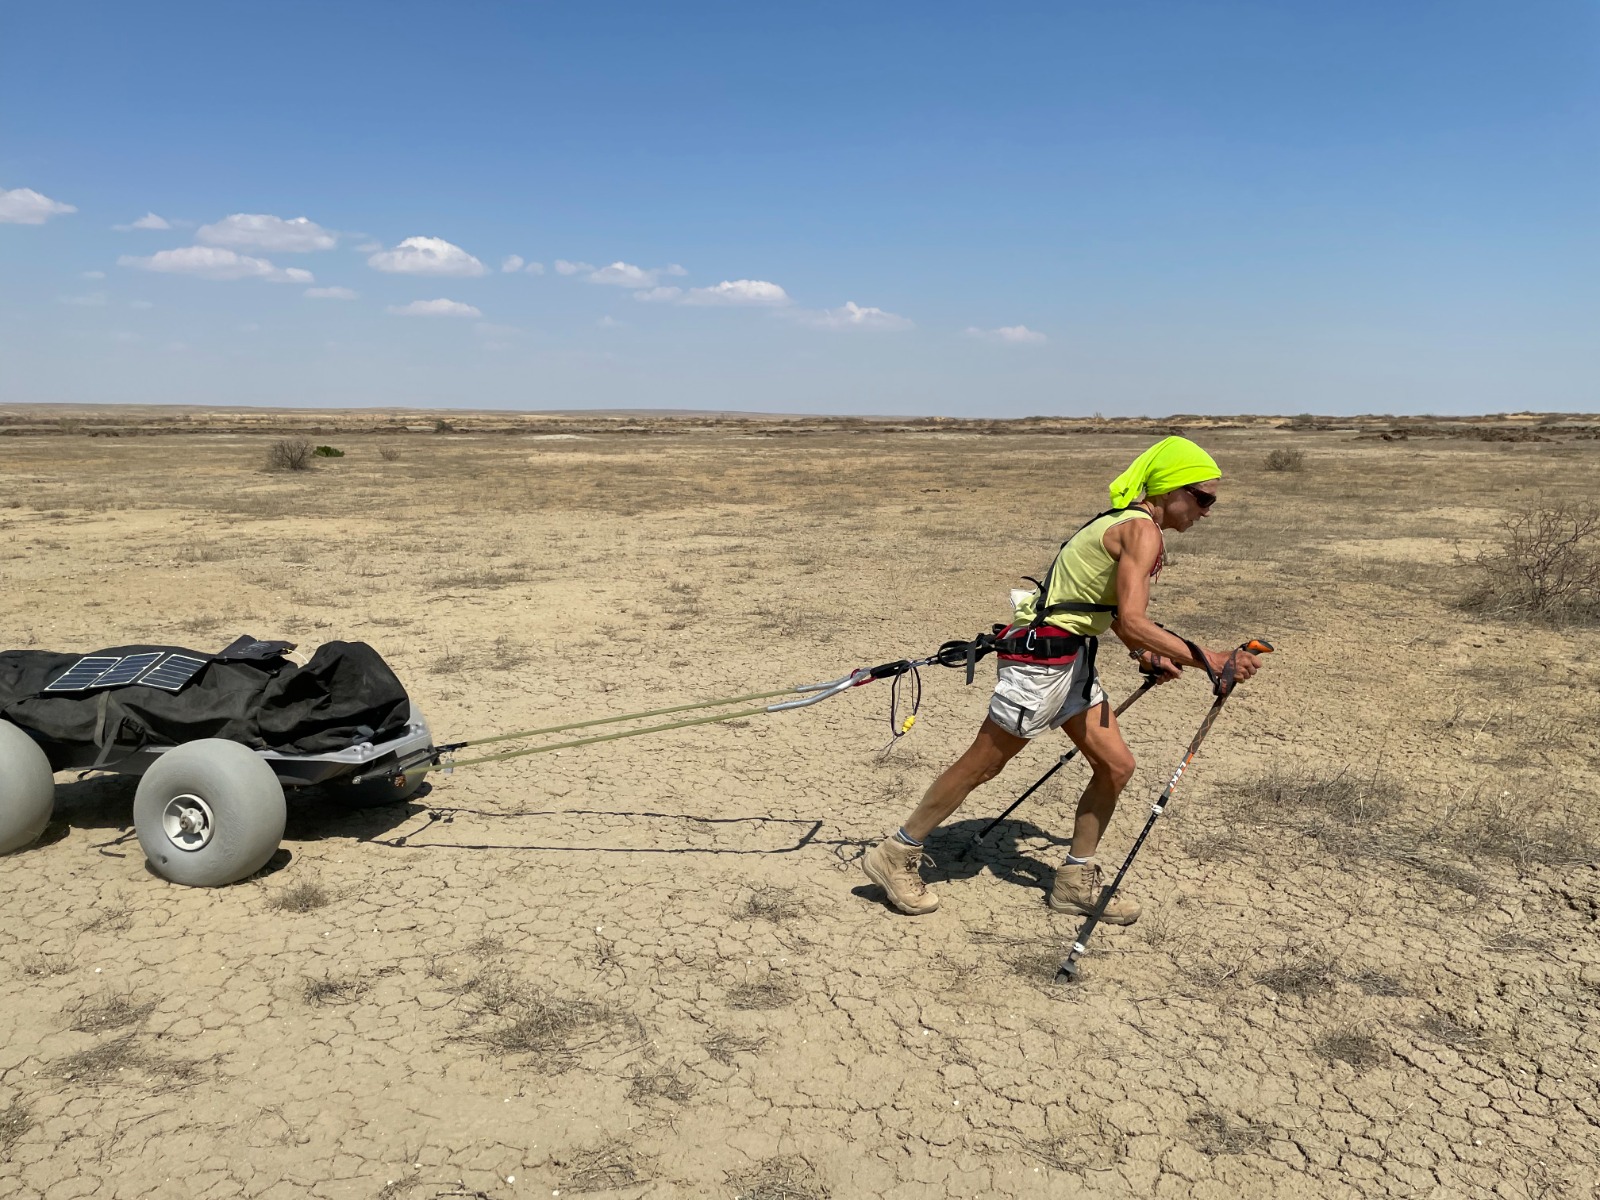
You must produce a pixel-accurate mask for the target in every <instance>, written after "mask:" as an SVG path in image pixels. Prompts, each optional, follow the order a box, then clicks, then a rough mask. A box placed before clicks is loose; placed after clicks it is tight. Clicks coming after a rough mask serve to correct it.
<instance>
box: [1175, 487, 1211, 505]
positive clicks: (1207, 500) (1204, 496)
mask: <svg viewBox="0 0 1600 1200" xmlns="http://www.w3.org/2000/svg"><path fill="white" fill-rule="evenodd" d="M1183 490H1184V491H1186V492H1188V493H1189V495H1191V496H1193V497H1194V502H1195V503H1196V504H1198V505H1199V506H1200V507H1201V508H1210V507H1211V506H1212V505H1213V504H1215V503H1216V502H1217V494H1216V493H1215V492H1202V491H1201V490H1200V489H1199V488H1197V487H1195V486H1194V485H1193V484H1185V485H1184V487H1183Z"/></svg>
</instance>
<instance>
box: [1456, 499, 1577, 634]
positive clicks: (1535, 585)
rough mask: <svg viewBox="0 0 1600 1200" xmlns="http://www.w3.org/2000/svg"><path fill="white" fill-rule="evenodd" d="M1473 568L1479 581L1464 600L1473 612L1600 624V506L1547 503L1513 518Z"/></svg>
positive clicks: (1556, 622)
mask: <svg viewBox="0 0 1600 1200" xmlns="http://www.w3.org/2000/svg"><path fill="white" fill-rule="evenodd" d="M1470 565H1471V567H1472V569H1473V572H1474V573H1475V575H1476V578H1475V580H1474V581H1473V585H1472V587H1471V589H1470V590H1469V591H1468V592H1467V594H1466V595H1465V596H1463V597H1462V601H1461V603H1462V607H1464V608H1465V609H1467V610H1468V611H1469V612H1475V613H1478V614H1480V615H1483V616H1487V617H1522V618H1530V617H1531V618H1535V619H1538V620H1542V621H1545V622H1547V623H1549V624H1553V625H1565V624H1570V623H1574V622H1591V621H1596V620H1600V504H1597V503H1596V502H1595V501H1593V500H1588V499H1583V500H1558V501H1554V502H1549V501H1546V502H1542V503H1539V504H1533V505H1529V506H1527V507H1525V508H1522V509H1519V510H1517V511H1516V512H1513V513H1510V514H1509V515H1507V516H1506V517H1505V518H1504V519H1502V520H1501V522H1500V537H1499V540H1498V542H1497V544H1496V545H1494V546H1493V547H1491V548H1489V549H1487V550H1483V551H1481V552H1480V553H1479V554H1478V555H1477V557H1476V558H1474V559H1472V560H1471V563H1470Z"/></svg>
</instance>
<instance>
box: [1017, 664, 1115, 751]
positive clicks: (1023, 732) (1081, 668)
mask: <svg viewBox="0 0 1600 1200" xmlns="http://www.w3.org/2000/svg"><path fill="white" fill-rule="evenodd" d="M1086 683H1087V685H1088V692H1087V696H1085V691H1084V688H1085V684H1086ZM1105 701H1106V694H1105V690H1104V689H1103V688H1101V686H1100V679H1099V676H1097V675H1096V674H1095V673H1094V668H1093V667H1092V666H1091V665H1090V662H1089V655H1088V654H1086V653H1084V652H1083V651H1079V653H1078V657H1077V658H1075V659H1073V660H1072V661H1071V662H1070V663H1063V664H1061V665H1060V666H1046V665H1043V664H1040V663H1031V662H1015V661H1012V660H1009V659H1001V660H1000V678H999V679H998V680H997V681H996V683H995V685H994V696H993V697H992V698H991V699H990V700H989V716H990V717H991V718H992V719H993V721H994V723H995V724H996V725H998V726H1000V728H1002V729H1004V730H1005V731H1006V732H1007V733H1011V734H1015V735H1016V736H1017V737H1023V738H1030V739H1031V738H1036V737H1038V736H1039V735H1040V734H1044V733H1048V732H1049V731H1050V730H1052V729H1060V728H1061V727H1062V726H1063V725H1065V724H1066V723H1067V721H1068V720H1070V719H1071V718H1073V717H1075V716H1077V715H1078V714H1079V713H1081V712H1083V711H1084V710H1085V709H1090V708H1093V707H1094V706H1095V705H1097V704H1104V703H1105Z"/></svg>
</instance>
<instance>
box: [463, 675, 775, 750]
mask: <svg viewBox="0 0 1600 1200" xmlns="http://www.w3.org/2000/svg"><path fill="white" fill-rule="evenodd" d="M792 690H793V689H792V688H785V689H784V690H783V691H781V692H767V693H765V694H763V695H756V696H742V697H740V699H742V700H765V699H768V698H770V697H772V696H786V695H788V694H789V693H790V692H791V691H792ZM732 703H734V701H732V700H708V701H706V702H705V703H703V704H683V705H679V706H678V707H676V708H658V709H656V710H655V712H654V713H634V714H632V716H631V717H604V718H602V719H601V720H598V721H580V722H579V723H577V724H575V725H557V726H556V727H555V728H556V729H582V728H584V727H585V726H587V725H605V724H609V723H612V722H616V721H627V720H632V719H636V718H639V717H646V716H652V715H660V714H662V713H672V712H685V711H687V710H688V709H693V708H711V707H713V706H714V705H717V704H732ZM766 711H767V710H766V709H764V708H742V709H740V710H739V711H737V712H731V713H718V714H717V715H716V716H714V717H695V718H694V719H692V720H689V721H672V722H669V723H668V724H666V725H648V726H646V727H645V728H643V729H624V730H622V731H621V732H619V733H602V734H597V735H596V736H594V737H586V738H577V739H575V740H573V741H570V742H556V743H554V744H553V745H549V746H535V747H533V748H532V749H531V750H504V751H501V752H500V753H499V754H484V755H480V756H479V757H477V758H458V759H456V760H455V761H453V762H451V761H446V762H442V763H440V764H439V768H440V769H442V770H450V769H451V768H453V767H472V766H477V765H478V764H479V763H490V762H502V761H504V760H505V759H508V758H521V757H523V756H524V755H527V754H548V753H549V752H550V751H552V750H567V749H570V748H571V747H573V746H592V745H594V744H595V743H596V742H614V741H616V740H617V739H618V738H630V737H640V736H642V735H644V734H646V733H662V732H665V731H666V730H668V729H687V728H688V727H689V726H691V725H710V724H712V723H713V722H716V721H732V720H733V719H734V718H736V717H756V716H760V715H762V714H763V713H765V712H766ZM550 732H553V731H552V730H547V729H536V730H532V731H530V732H528V733H508V734H505V735H503V736H501V737H493V738H484V739H483V741H482V742H474V743H473V745H475V746H481V745H484V744H485V743H488V742H505V741H510V740H511V739H513V738H523V737H532V736H533V734H535V733H550Z"/></svg>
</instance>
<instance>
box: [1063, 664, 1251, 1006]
mask: <svg viewBox="0 0 1600 1200" xmlns="http://www.w3.org/2000/svg"><path fill="white" fill-rule="evenodd" d="M1189 648H1190V649H1191V650H1193V651H1194V652H1195V657H1196V658H1198V659H1199V660H1200V661H1201V662H1206V661H1207V660H1206V656H1205V654H1204V653H1202V652H1201V651H1200V648H1199V647H1198V646H1195V645H1194V644H1193V643H1191V644H1190V647H1189ZM1239 650H1243V651H1244V652H1246V653H1248V654H1271V653H1272V643H1271V642H1267V641H1263V640H1262V639H1260V638H1251V639H1250V640H1249V641H1248V642H1245V643H1244V644H1243V645H1241V646H1240V647H1239ZM1234 653H1235V654H1237V653H1238V651H1235V652H1234ZM1233 671H1234V664H1233V660H1232V659H1231V658H1230V659H1229V660H1228V665H1227V666H1226V667H1224V668H1223V670H1222V674H1221V675H1220V676H1213V677H1212V691H1213V693H1214V694H1215V696H1216V699H1215V700H1213V701H1212V702H1211V708H1210V710H1209V711H1208V712H1207V713H1206V719H1205V720H1204V721H1202V722H1200V728H1199V729H1198V730H1197V731H1196V732H1195V735H1194V740H1193V741H1192V742H1190V743H1189V750H1188V752H1187V753H1186V754H1184V756H1183V761H1182V762H1181V763H1179V764H1178V769H1177V770H1176V771H1174V772H1173V773H1172V778H1171V779H1169V780H1167V786H1166V787H1165V788H1164V789H1163V790H1162V792H1161V795H1160V796H1159V797H1158V798H1157V799H1156V802H1155V803H1154V804H1153V805H1151V806H1150V816H1149V817H1148V818H1146V820H1145V823H1144V828H1143V829H1141V830H1140V831H1139V836H1138V837H1137V838H1136V839H1134V843H1133V848H1132V849H1131V850H1129V851H1128V857H1126V858H1125V859H1123V860H1122V866H1121V867H1120V868H1119V869H1118V871H1117V876H1116V878H1115V879H1113V880H1112V881H1111V883H1110V886H1108V887H1107V888H1105V889H1104V890H1103V891H1102V892H1101V893H1100V903H1099V904H1098V905H1096V906H1095V910H1094V911H1093V912H1092V913H1090V914H1089V915H1088V917H1086V918H1085V919H1084V922H1083V926H1082V927H1081V928H1080V929H1079V930H1078V936H1077V938H1076V940H1074V941H1073V943H1072V949H1071V951H1070V952H1069V953H1068V954H1067V957H1066V960H1065V961H1064V962H1063V963H1062V964H1061V966H1060V967H1059V968H1057V970H1056V978H1057V979H1060V980H1065V981H1066V982H1067V983H1076V982H1077V979H1078V960H1079V959H1080V958H1082V957H1083V954H1084V949H1085V947H1086V945H1087V944H1088V941H1089V935H1090V934H1092V933H1093V932H1094V931H1095V927H1096V926H1097V925H1099V924H1100V918H1101V917H1102V916H1104V915H1105V911H1106V905H1108V904H1110V903H1111V900H1112V898H1113V897H1114V896H1115V895H1116V894H1117V889H1118V888H1120V887H1121V886H1122V879H1123V876H1125V875H1127V873H1128V868H1129V867H1131V866H1132V865H1133V859H1134V856H1135V855H1136V854H1138V853H1139V847H1141V846H1143V845H1144V840H1145V838H1147V837H1149V836H1150V830H1151V828H1152V827H1153V826H1154V825H1155V823H1156V821H1157V819H1158V818H1160V816H1161V814H1162V813H1164V812H1166V810H1167V804H1168V802H1169V801H1170V800H1171V799H1172V793H1173V792H1175V791H1176V790H1177V788H1178V781H1179V780H1181V779H1182V778H1183V774H1184V772H1185V771H1187V770H1188V769H1189V764H1190V763H1192V762H1193V761H1194V756H1195V755H1196V754H1198V753H1200V743H1201V742H1203V741H1205V740H1206V734H1208V733H1210V732H1211V726H1212V725H1214V724H1215V723H1216V720H1217V716H1218V714H1219V713H1221V712H1222V706H1223V705H1224V704H1225V703H1226V702H1227V699H1228V697H1229V695H1231V694H1232V692H1233V686H1234V678H1233Z"/></svg>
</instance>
